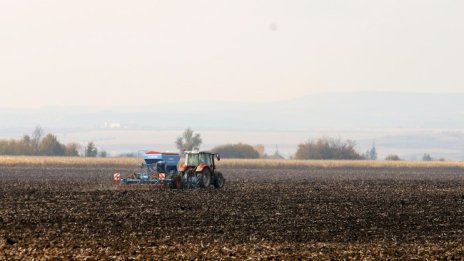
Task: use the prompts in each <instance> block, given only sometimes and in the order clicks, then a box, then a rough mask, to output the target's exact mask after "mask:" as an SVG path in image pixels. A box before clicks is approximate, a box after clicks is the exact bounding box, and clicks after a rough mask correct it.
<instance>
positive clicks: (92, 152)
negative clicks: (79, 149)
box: [85, 141, 98, 157]
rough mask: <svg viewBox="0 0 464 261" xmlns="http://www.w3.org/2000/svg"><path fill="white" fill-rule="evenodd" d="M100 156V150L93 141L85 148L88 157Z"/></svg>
mask: <svg viewBox="0 0 464 261" xmlns="http://www.w3.org/2000/svg"><path fill="white" fill-rule="evenodd" d="M97 155H98V149H97V147H96V146H95V144H94V143H93V142H92V141H91V142H89V143H88V144H87V146H86V147H85V156H86V157H96V156H97Z"/></svg>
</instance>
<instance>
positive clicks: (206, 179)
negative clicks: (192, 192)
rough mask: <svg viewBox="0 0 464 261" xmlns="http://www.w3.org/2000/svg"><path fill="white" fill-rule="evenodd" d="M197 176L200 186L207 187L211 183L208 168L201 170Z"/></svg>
mask: <svg viewBox="0 0 464 261" xmlns="http://www.w3.org/2000/svg"><path fill="white" fill-rule="evenodd" d="M197 178H198V185H199V186H200V188H207V187H209V185H210V184H211V171H210V170H209V169H208V168H204V169H203V171H202V172H199V173H198V174H197Z"/></svg>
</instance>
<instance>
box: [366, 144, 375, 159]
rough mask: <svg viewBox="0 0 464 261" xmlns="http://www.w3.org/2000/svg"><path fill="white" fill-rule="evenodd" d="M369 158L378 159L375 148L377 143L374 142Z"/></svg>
mask: <svg viewBox="0 0 464 261" xmlns="http://www.w3.org/2000/svg"><path fill="white" fill-rule="evenodd" d="M368 156H369V158H368V159H369V160H377V150H376V149H375V143H373V144H372V148H371V149H370V150H369V154H368Z"/></svg>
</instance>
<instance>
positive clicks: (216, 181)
mask: <svg viewBox="0 0 464 261" xmlns="http://www.w3.org/2000/svg"><path fill="white" fill-rule="evenodd" d="M215 158H216V159H217V160H218V161H219V160H221V157H220V156H219V154H216V153H211V152H206V151H186V152H185V162H184V163H183V164H182V165H181V166H180V167H179V171H178V173H177V174H173V175H172V181H173V182H172V183H171V186H172V187H173V188H177V189H180V188H195V187H200V188H207V187H209V186H210V185H211V184H212V185H213V186H214V187H215V188H217V189H220V188H222V187H223V186H224V184H225V179H224V176H223V175H222V173H221V172H219V171H218V170H216V164H215V162H214V159H215Z"/></svg>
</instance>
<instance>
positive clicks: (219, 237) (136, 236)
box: [0, 165, 464, 260]
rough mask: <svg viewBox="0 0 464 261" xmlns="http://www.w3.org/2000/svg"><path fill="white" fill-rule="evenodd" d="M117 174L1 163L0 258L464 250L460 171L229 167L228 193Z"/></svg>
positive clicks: (447, 254) (459, 253)
mask: <svg viewBox="0 0 464 261" xmlns="http://www.w3.org/2000/svg"><path fill="white" fill-rule="evenodd" d="M132 170H133V169H132V168H131V167H125V168H123V169H122V171H123V172H125V171H132ZM115 171H121V168H118V169H116V168H112V167H108V166H101V167H99V166H85V165H83V166H59V165H56V166H53V165H46V166H0V260H11V259H21V260H27V259H41V258H45V259H53V258H59V259H71V258H74V259H86V258H87V259H90V260H92V259H95V260H100V259H124V260H126V259H132V258H135V259H155V260H158V259H166V260H172V259H196V258H198V259H218V258H226V259H229V258H232V259H234V258H236V259H247V258H250V259H257V258H266V259H268V258H270V259H298V258H303V259H309V258H312V259H330V258H334V259H347V258H348V259H349V258H356V259H360V258H361V259H362V258H365V259H387V258H388V259H406V258H407V259H411V258H419V259H423V258H429V257H438V258H453V257H455V258H458V259H462V258H464V169H462V168H443V167H439V168H427V169H426V168H368V167H366V168H362V167H356V168H323V167H305V168H280V169H272V168H267V169H266V168H265V169H261V168H248V169H246V168H240V167H234V168H231V167H229V168H223V169H222V172H223V173H224V176H225V178H226V180H227V181H226V185H225V187H224V189H222V190H216V189H214V188H209V189H194V190H170V189H164V188H156V187H139V186H131V187H115V186H114V185H113V181H112V174H113V173H114V172H115Z"/></svg>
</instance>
